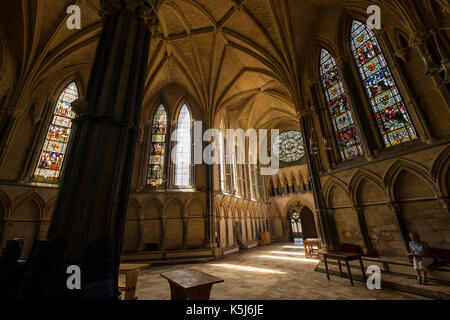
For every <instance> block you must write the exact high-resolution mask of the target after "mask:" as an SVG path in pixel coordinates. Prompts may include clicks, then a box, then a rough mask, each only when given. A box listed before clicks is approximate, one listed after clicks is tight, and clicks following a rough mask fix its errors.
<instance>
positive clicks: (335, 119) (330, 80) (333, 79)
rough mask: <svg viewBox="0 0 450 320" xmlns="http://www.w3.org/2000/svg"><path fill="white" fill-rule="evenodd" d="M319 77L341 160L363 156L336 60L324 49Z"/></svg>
mask: <svg viewBox="0 0 450 320" xmlns="http://www.w3.org/2000/svg"><path fill="white" fill-rule="evenodd" d="M320 77H321V80H322V86H323V89H324V91H325V97H326V100H327V103H328V110H329V111H330V116H331V122H332V123H333V129H334V133H335V136H336V141H337V145H338V149H339V153H340V155H341V158H342V160H350V159H353V158H356V157H359V156H361V155H362V154H363V150H362V147H361V141H360V139H359V136H358V133H357V131H356V127H355V123H354V121H353V115H352V111H351V110H350V106H349V103H348V99H347V95H346V93H345V90H344V85H343V83H342V81H341V77H340V75H339V71H338V70H337V66H336V60H335V59H334V58H333V56H332V55H331V54H330V53H329V52H328V51H327V50H325V49H322V53H321V55H320Z"/></svg>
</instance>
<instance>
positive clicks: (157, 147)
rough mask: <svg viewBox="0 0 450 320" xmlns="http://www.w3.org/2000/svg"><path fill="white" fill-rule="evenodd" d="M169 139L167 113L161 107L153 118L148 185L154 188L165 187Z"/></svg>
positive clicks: (161, 106)
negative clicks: (167, 143)
mask: <svg viewBox="0 0 450 320" xmlns="http://www.w3.org/2000/svg"><path fill="white" fill-rule="evenodd" d="M166 137H167V112H166V109H165V108H164V106H163V105H160V106H159V108H158V110H156V113H155V116H154V117H153V126H152V142H151V147H150V148H151V153H150V159H149V160H150V161H149V170H148V178H147V184H149V185H151V186H153V187H162V186H163V185H164V180H165V177H164V173H165V163H166V162H165V161H166Z"/></svg>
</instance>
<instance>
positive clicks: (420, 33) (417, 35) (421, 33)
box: [409, 28, 430, 48]
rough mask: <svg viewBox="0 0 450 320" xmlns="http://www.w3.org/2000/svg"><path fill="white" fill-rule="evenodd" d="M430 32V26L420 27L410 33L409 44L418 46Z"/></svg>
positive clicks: (413, 46)
mask: <svg viewBox="0 0 450 320" xmlns="http://www.w3.org/2000/svg"><path fill="white" fill-rule="evenodd" d="M429 34H430V28H422V29H419V30H416V31H414V32H413V33H411V35H410V37H409V46H410V47H411V48H418V47H420V46H421V45H422V44H423V42H424V41H425V40H426V38H427V36H428V35H429Z"/></svg>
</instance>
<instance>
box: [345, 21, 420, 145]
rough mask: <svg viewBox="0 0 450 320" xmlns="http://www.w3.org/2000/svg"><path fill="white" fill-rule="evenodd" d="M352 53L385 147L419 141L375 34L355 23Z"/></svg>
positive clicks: (357, 22) (363, 25) (364, 26)
mask: <svg viewBox="0 0 450 320" xmlns="http://www.w3.org/2000/svg"><path fill="white" fill-rule="evenodd" d="M352 51H353V55H354V57H355V60H356V64H357V65H358V69H359V72H360V74H361V78H362V81H363V84H364V87H365V89H366V94H367V96H368V98H369V100H370V104H371V107H372V111H373V113H374V115H375V118H376V121H377V124H378V128H379V131H380V133H381V136H382V137H383V141H384V144H385V145H386V147H392V146H395V145H398V144H401V143H404V142H408V141H412V140H415V139H417V133H416V130H415V129H414V125H413V123H412V121H411V118H410V116H409V114H408V111H407V109H406V106H405V103H404V102H403V99H402V97H401V95H400V92H399V91H398V88H397V85H396V83H395V80H394V78H393V76H392V73H391V70H390V69H389V66H388V64H387V62H386V59H385V57H384V54H383V52H382V50H381V47H380V44H379V43H378V40H377V38H376V37H375V34H374V33H373V32H372V30H370V28H369V27H367V26H366V25H365V24H363V23H361V22H359V21H354V22H353V26H352Z"/></svg>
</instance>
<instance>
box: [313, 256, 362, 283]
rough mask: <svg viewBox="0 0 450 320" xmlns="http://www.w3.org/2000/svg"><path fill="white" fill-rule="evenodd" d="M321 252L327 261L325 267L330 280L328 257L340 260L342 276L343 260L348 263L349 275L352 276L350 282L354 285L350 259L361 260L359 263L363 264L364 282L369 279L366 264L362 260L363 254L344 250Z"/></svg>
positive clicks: (342, 275)
mask: <svg viewBox="0 0 450 320" xmlns="http://www.w3.org/2000/svg"><path fill="white" fill-rule="evenodd" d="M321 254H322V255H323V259H324V262H325V269H326V271H327V278H328V280H330V272H329V270H328V259H331V260H337V261H338V264H339V271H340V274H341V277H342V278H343V277H344V274H343V273H342V265H341V261H345V263H346V264H347V272H348V277H349V278H350V282H351V284H352V286H353V276H352V270H351V268H350V261H354V260H359V263H360V265H361V271H362V274H363V278H364V282H366V281H367V276H366V271H365V269H364V264H363V261H362V255H361V254H353V253H343V252H321Z"/></svg>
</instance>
